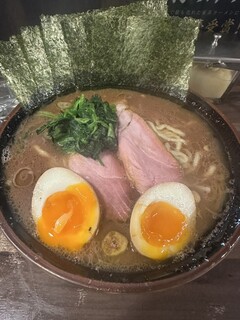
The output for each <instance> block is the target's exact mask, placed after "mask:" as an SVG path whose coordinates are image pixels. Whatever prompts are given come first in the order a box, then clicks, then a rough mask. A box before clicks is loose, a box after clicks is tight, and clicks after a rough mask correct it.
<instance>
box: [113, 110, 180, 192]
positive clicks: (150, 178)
mask: <svg viewBox="0 0 240 320" xmlns="http://www.w3.org/2000/svg"><path fill="white" fill-rule="evenodd" d="M117 112H118V119H119V132H118V152H119V158H120V159H121V161H122V162H123V165H124V168H125V170H126V173H127V175H128V177H129V179H130V180H131V182H132V183H133V184H134V186H135V188H136V189H137V190H138V191H139V192H140V193H143V192H145V191H146V190H147V189H149V188H150V187H152V186H154V185H156V184H158V183H161V182H170V181H180V180H181V178H182V169H181V167H180V165H179V163H178V162H177V161H176V159H175V158H174V157H173V156H172V155H171V154H170V153H169V152H168V151H167V150H166V148H165V146H164V145H163V143H162V142H161V141H160V140H159V138H158V137H157V136H156V134H155V133H154V132H153V131H152V130H151V129H150V128H149V126H148V125H147V123H146V122H145V121H144V120H143V119H142V118H141V117H140V116H138V115H137V114H136V113H134V112H132V111H131V110H128V109H127V107H126V106H125V105H123V104H119V105H117Z"/></svg>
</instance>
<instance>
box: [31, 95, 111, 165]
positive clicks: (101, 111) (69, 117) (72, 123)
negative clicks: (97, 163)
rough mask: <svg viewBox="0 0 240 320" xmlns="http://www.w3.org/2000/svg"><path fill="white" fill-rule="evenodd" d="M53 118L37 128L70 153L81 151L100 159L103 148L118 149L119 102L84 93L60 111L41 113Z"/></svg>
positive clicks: (86, 155)
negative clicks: (56, 112)
mask: <svg viewBox="0 0 240 320" xmlns="http://www.w3.org/2000/svg"><path fill="white" fill-rule="evenodd" d="M41 115H42V116H46V117H47V118H50V120H49V121H48V122H47V123H46V124H44V125H43V126H42V127H40V128H39V129H38V130H37V133H38V134H39V133H41V132H43V131H45V130H47V132H48V136H49V137H51V139H52V141H53V142H54V143H56V144H57V145H59V146H60V147H61V148H62V149H63V150H64V151H65V152H67V153H74V152H77V153H80V154H82V155H83V156H85V157H91V158H93V159H98V158H99V154H100V152H102V151H103V150H116V148H117V133H116V131H117V113H116V107H115V105H111V104H109V103H108V102H103V101H102V99H101V97H100V96H98V95H94V96H92V98H90V99H87V98H85V96H84V95H81V97H79V98H77V99H76V100H75V101H74V102H73V104H72V105H71V106H70V107H69V108H67V109H64V110H63V111H62V112H61V113H60V114H57V115H55V114H52V113H50V112H41Z"/></svg>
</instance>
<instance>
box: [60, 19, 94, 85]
mask: <svg viewBox="0 0 240 320" xmlns="http://www.w3.org/2000/svg"><path fill="white" fill-rule="evenodd" d="M87 19H91V16H90V15H89V14H88V13H85V14H69V15H63V16H61V25H62V29H63V33H64V38H65V41H66V43H67V45H68V50H69V57H70V59H71V64H72V69H73V74H74V78H75V84H76V86H77V88H78V89H82V88H84V87H91V43H90V41H89V39H88V36H87V34H86V31H85V21H86V20H87Z"/></svg>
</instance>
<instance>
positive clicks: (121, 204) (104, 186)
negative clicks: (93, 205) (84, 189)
mask: <svg viewBox="0 0 240 320" xmlns="http://www.w3.org/2000/svg"><path fill="white" fill-rule="evenodd" d="M101 161H102V162H103V165H102V164H100V163H99V161H96V160H93V159H91V158H86V157H84V156H82V155H80V154H74V155H72V156H71V157H70V159H69V163H68V164H69V168H70V169H71V170H72V171H74V172H76V173H77V174H79V175H80V176H81V177H82V178H84V179H85V180H87V181H88V182H89V183H90V184H91V185H92V186H93V188H94V189H95V191H96V193H97V195H98V196H99V197H100V200H101V201H102V202H103V204H104V205H105V207H106V208H109V209H108V210H107V211H106V216H107V217H108V218H109V219H111V220H118V221H126V220H127V219H128V218H129V216H130V211H131V204H132V200H131V195H132V193H133V188H132V187H131V186H130V184H129V181H128V178H127V176H126V173H125V170H124V168H123V166H122V165H121V163H120V161H119V160H118V159H117V158H116V156H115V155H114V154H113V153H111V152H104V153H102V154H101Z"/></svg>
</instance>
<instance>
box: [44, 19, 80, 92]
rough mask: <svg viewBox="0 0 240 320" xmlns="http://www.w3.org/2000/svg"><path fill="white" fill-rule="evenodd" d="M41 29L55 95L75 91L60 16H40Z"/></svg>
mask: <svg viewBox="0 0 240 320" xmlns="http://www.w3.org/2000/svg"><path fill="white" fill-rule="evenodd" d="M41 27H42V34H43V41H44V46H45V50H46V53H47V57H48V61H49V64H50V67H51V69H52V75H53V81H54V86H55V90H56V93H57V94H65V93H67V92H71V91H73V90H75V81H74V74H73V69H72V65H71V59H70V56H69V49H68V46H67V43H66V41H65V39H64V35H63V30H62V26H61V16H59V15H55V16H44V15H42V16H41Z"/></svg>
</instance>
